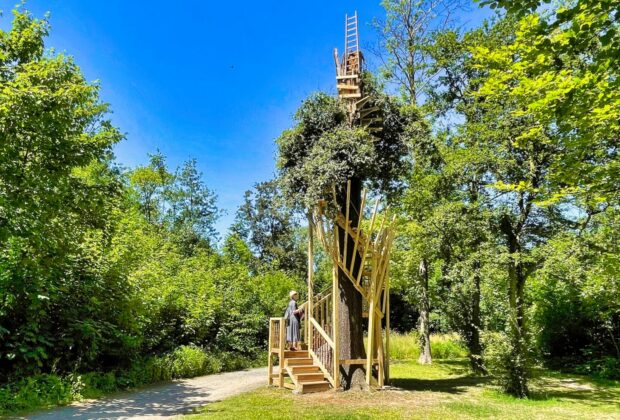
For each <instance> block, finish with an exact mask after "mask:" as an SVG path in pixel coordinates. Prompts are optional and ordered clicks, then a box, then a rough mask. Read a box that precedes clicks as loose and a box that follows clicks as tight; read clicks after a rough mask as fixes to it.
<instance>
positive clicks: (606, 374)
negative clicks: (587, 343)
mask: <svg viewBox="0 0 620 420" xmlns="http://www.w3.org/2000/svg"><path fill="white" fill-rule="evenodd" d="M575 371H576V372H577V373H580V374H582V375H592V376H594V377H597V378H601V379H620V359H619V358H617V357H610V356H607V357H603V358H596V359H592V360H589V361H587V362H586V363H582V364H580V365H578V366H577V367H576V368H575Z"/></svg>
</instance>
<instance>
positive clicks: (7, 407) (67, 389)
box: [0, 374, 82, 414]
mask: <svg viewBox="0 0 620 420" xmlns="http://www.w3.org/2000/svg"><path fill="white" fill-rule="evenodd" d="M77 379H78V380H77V381H76V377H75V376H73V375H71V376H69V377H66V378H62V377H60V376H58V375H54V374H50V375H34V376H31V377H28V378H25V379H22V380H21V381H18V382H16V383H13V384H9V385H6V386H4V387H2V388H0V414H2V413H4V412H16V411H22V410H26V409H29V408H34V407H47V406H55V405H64V404H68V403H69V402H71V401H73V400H76V399H79V398H80V391H81V387H82V384H81V382H80V381H79V377H78V378H77Z"/></svg>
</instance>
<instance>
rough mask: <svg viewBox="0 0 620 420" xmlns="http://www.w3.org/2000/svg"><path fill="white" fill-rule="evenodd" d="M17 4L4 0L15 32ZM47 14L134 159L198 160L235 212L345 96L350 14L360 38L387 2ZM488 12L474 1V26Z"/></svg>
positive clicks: (139, 5) (125, 153) (111, 2)
mask: <svg viewBox="0 0 620 420" xmlns="http://www.w3.org/2000/svg"><path fill="white" fill-rule="evenodd" d="M16 3H17V1H16V0H12V1H6V0H0V9H1V10H3V11H4V17H3V18H2V20H1V22H0V27H2V28H4V29H6V28H7V27H8V24H9V21H10V18H11V17H10V12H9V11H10V9H12V7H13V5H15V4H16ZM27 8H28V9H30V10H31V11H32V12H33V13H34V14H35V15H36V16H38V17H40V16H42V15H43V13H45V12H46V11H49V12H51V19H50V20H51V24H52V31H51V35H50V37H49V39H48V42H47V46H48V47H54V48H55V49H56V50H57V51H62V52H66V53H68V54H70V55H73V56H74V57H75V61H76V62H77V64H78V65H80V67H81V68H82V70H83V72H84V74H85V75H86V77H87V78H88V79H89V80H99V81H100V84H101V97H102V99H103V100H104V101H105V102H108V103H110V105H111V110H112V112H113V114H112V120H113V121H114V123H115V125H116V126H118V127H119V128H120V129H121V131H123V132H124V133H126V140H125V141H123V142H122V143H120V144H119V145H118V146H117V147H116V150H115V152H116V156H117V160H118V161H119V162H120V163H122V164H123V165H126V166H135V165H139V164H143V163H145V162H146V160H147V153H149V152H153V151H155V150H156V149H159V150H161V151H162V152H163V153H164V154H165V155H166V156H167V157H168V162H169V164H170V165H171V166H172V167H175V166H177V165H178V164H180V163H181V162H183V161H184V160H186V159H188V158H190V157H195V158H196V159H197V160H198V165H199V168H200V170H201V171H202V172H203V175H204V180H205V182H206V183H207V185H208V186H209V187H210V188H211V189H213V190H214V191H215V192H216V193H217V195H218V197H219V200H218V203H219V206H220V207H221V208H223V209H225V210H226V211H227V213H228V214H227V215H226V216H224V217H222V219H221V220H220V221H219V222H218V230H219V231H220V232H221V233H222V234H224V233H225V231H226V229H227V227H228V226H229V225H230V223H231V222H232V220H233V218H234V215H235V211H236V208H237V207H238V205H239V204H240V203H241V202H242V199H243V193H244V191H246V190H247V189H250V188H251V187H252V186H253V185H254V184H255V183H256V182H260V181H265V180H268V179H270V178H271V177H273V175H274V173H275V145H274V140H275V139H276V138H277V137H278V135H279V134H280V133H281V132H282V130H284V129H285V128H287V127H289V126H290V125H291V120H292V115H293V113H294V112H295V110H296V109H297V107H298V106H299V104H300V102H301V101H302V100H303V99H304V98H305V97H306V96H308V95H309V94H311V93H312V92H315V91H318V90H324V91H328V92H332V93H333V92H335V79H334V64H333V56H332V51H333V48H334V47H338V48H339V49H340V50H342V45H341V44H342V42H343V37H344V34H343V26H344V15H345V13H353V11H355V10H357V11H358V14H359V16H360V38H361V45H362V48H364V45H367V44H368V43H371V42H373V30H372V29H371V28H370V27H369V22H370V21H371V20H372V18H373V17H375V16H377V17H382V16H383V10H382V8H381V6H380V4H379V0H372V1H353V0H338V1H333V0H332V1H327V0H313V1H291V0H289V1H260V2H257V1H237V2H211V1H193V2H192V1H176V2H171V1H162V0H150V1H148V2H147V1H120V0H107V1H90V0H88V1H87V0H82V1H78V0H45V1H44V0H30V1H28V3H27ZM487 15H488V12H487V11H484V10H479V9H477V7H476V6H474V7H473V9H472V11H471V12H469V13H467V14H463V15H462V16H461V21H462V23H463V24H465V25H467V26H471V25H475V24H477V23H478V22H479V21H480V20H481V19H482V18H483V17H484V16H487Z"/></svg>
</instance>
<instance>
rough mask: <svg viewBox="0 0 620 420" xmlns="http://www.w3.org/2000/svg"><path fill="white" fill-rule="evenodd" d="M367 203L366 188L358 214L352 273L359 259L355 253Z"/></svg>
mask: <svg viewBox="0 0 620 420" xmlns="http://www.w3.org/2000/svg"><path fill="white" fill-rule="evenodd" d="M365 204H366V190H364V192H363V193H362V202H361V204H360V208H359V210H358V215H357V234H356V235H355V245H353V255H352V256H351V268H350V269H349V272H350V273H353V269H354V268H355V260H356V259H357V258H356V257H355V255H356V254H357V246H358V244H359V238H360V233H361V232H362V217H363V215H364V205H365ZM345 264H346V263H345Z"/></svg>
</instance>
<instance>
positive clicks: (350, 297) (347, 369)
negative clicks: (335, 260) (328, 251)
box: [334, 178, 368, 390]
mask: <svg viewBox="0 0 620 420" xmlns="http://www.w3.org/2000/svg"><path fill="white" fill-rule="evenodd" d="M346 191H347V190H346V185H344V188H340V190H339V192H338V202H339V205H340V211H341V212H342V214H343V215H346ZM361 201H362V181H361V180H360V179H357V178H353V179H352V180H351V196H350V208H349V218H350V219H351V226H352V227H357V220H358V209H359V208H360V205H361ZM362 211H363V210H362ZM344 234H345V232H344V231H343V230H342V229H339V244H340V255H341V256H342V255H344ZM353 247H354V242H353V240H352V238H351V237H349V239H348V240H347V248H348V249H347V260H348V261H346V263H347V264H351V260H352V259H353V258H355V266H354V269H353V276H354V277H355V276H357V274H358V273H359V270H360V269H361V267H360V264H361V256H360V255H359V247H358V253H357V255H353ZM334 292H336V291H334ZM338 293H339V297H340V302H339V304H338V317H339V318H338V320H339V340H338V343H339V346H340V355H339V356H340V357H339V358H340V359H360V358H366V350H365V348H364V323H363V318H362V310H363V308H362V295H361V294H360V292H358V291H357V289H355V287H354V286H353V283H351V280H349V278H348V277H347V276H346V275H345V274H344V273H343V272H342V270H338ZM340 379H341V384H342V388H343V389H345V390H350V389H367V388H368V386H367V384H366V369H365V367H364V366H363V365H343V366H341V368H340Z"/></svg>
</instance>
